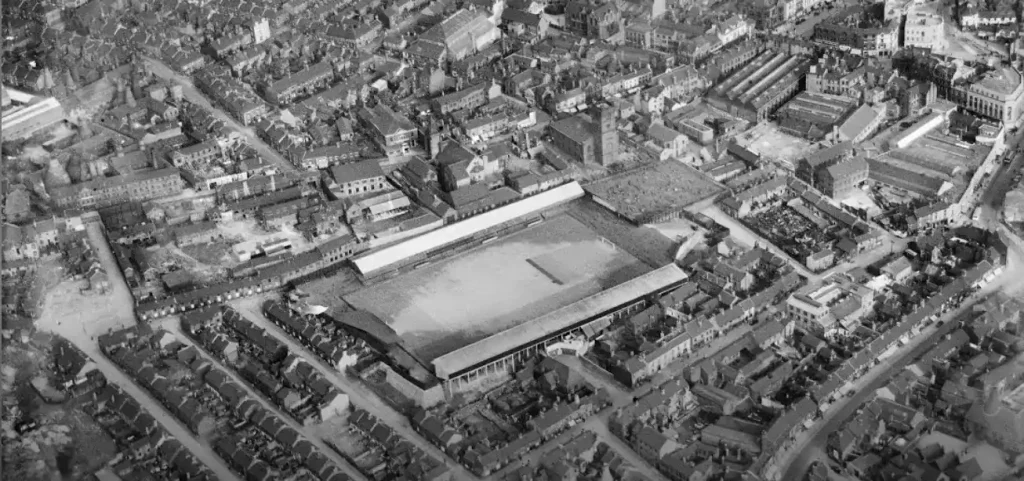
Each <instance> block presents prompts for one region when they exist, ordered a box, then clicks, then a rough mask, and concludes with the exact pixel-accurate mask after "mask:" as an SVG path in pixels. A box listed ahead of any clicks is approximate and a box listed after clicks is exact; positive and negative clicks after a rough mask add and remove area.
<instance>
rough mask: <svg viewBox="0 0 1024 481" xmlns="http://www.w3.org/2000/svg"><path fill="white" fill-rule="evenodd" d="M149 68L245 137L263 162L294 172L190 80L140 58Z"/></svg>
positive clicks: (276, 153) (283, 160) (187, 97)
mask: <svg viewBox="0 0 1024 481" xmlns="http://www.w3.org/2000/svg"><path fill="white" fill-rule="evenodd" d="M142 58H143V60H144V61H145V62H146V65H147V66H148V67H149V70H150V71H151V72H153V74H154V75H156V76H157V77H160V78H162V79H164V80H167V81H170V82H174V83H176V84H178V85H181V92H182V94H184V96H185V98H186V99H188V101H189V102H192V103H194V104H197V105H199V106H200V107H203V108H205V109H207V110H209V111H210V112H212V113H213V115H214V116H215V117H217V118H218V119H220V120H221V121H223V122H224V123H225V124H227V125H228V127H230V128H231V129H232V130H234V131H236V132H238V133H240V134H241V135H242V136H243V137H245V140H246V142H248V144H249V146H251V147H252V148H254V149H256V152H258V153H259V154H260V156H262V157H263V158H264V159H265V160H268V161H270V162H273V163H275V164H277V166H278V167H280V168H281V170H282V171H283V172H293V171H295V170H296V169H295V166H294V165H292V163H291V162H289V161H288V159H285V158H284V156H282V155H281V154H280V153H279V152H278V151H276V150H274V148H273V147H271V146H269V145H267V143H266V142H264V141H263V140H261V139H260V138H259V137H258V136H257V135H256V133H255V132H254V131H253V130H252V129H251V128H249V127H246V126H244V125H242V124H240V123H238V121H237V120H235V118H234V117H232V116H231V115H228V113H227V112H225V111H224V110H223V109H221V108H220V107H218V106H217V104H216V103H215V102H212V101H211V100H210V99H209V98H207V97H206V95H204V94H203V93H202V92H200V91H199V89H197V88H196V86H195V84H193V83H192V79H191V78H189V77H186V76H184V75H181V74H179V73H177V72H175V71H174V70H173V69H172V68H170V67H168V66H167V64H165V63H163V62H161V61H160V60H157V59H155V58H152V57H145V56H144V57H142Z"/></svg>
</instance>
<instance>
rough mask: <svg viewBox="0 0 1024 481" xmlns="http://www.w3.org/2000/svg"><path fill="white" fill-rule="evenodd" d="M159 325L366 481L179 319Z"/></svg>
mask: <svg viewBox="0 0 1024 481" xmlns="http://www.w3.org/2000/svg"><path fill="white" fill-rule="evenodd" d="M160 324H161V325H160V327H162V328H164V329H165V330H167V331H168V332H170V333H171V334H174V336H175V337H177V339H178V340H179V341H181V342H182V343H184V344H185V345H188V346H194V347H195V348H196V349H197V350H198V351H199V353H200V354H201V355H202V356H203V358H204V359H206V360H207V361H209V362H210V363H212V364H213V365H214V366H216V367H217V369H220V370H221V371H223V372H224V373H225V374H227V375H228V377H230V378H231V380H232V381H234V382H235V383H236V384H238V385H239V386H241V387H242V389H243V390H245V393H246V394H248V395H249V398H251V399H255V400H256V401H257V402H259V403H260V405H261V406H263V409H266V410H267V411H269V412H271V413H273V414H274V415H275V416H277V417H278V418H279V419H280V420H281V421H284V423H285V424H287V425H288V426H289V427H291V428H292V429H294V430H296V431H297V432H299V433H301V434H302V435H303V436H304V437H305V438H306V439H307V440H309V442H311V443H313V445H314V446H316V448H317V449H318V450H319V451H320V453H321V454H323V455H324V456H327V458H328V459H330V460H331V461H332V462H333V463H334V464H335V465H336V466H337V467H338V468H339V469H341V471H342V472H344V473H345V474H347V475H349V477H351V478H352V479H355V480H358V481H365V480H366V476H363V474H362V473H360V472H359V470H358V469H356V467H355V466H353V465H352V464H351V463H349V462H348V460H346V459H345V458H343V457H342V456H341V455H340V454H338V453H337V452H336V451H335V450H333V449H331V448H330V446H327V444H326V443H324V441H323V440H322V439H320V437H319V436H318V435H317V434H316V432H315V429H314V428H315V427H316V426H305V425H302V424H299V423H298V422H297V421H296V420H295V418H294V417H292V416H291V415H290V414H288V413H286V412H284V411H282V410H281V409H280V408H279V407H278V406H277V404H275V403H273V402H270V401H268V400H267V398H266V396H264V395H263V394H261V393H259V392H257V391H256V390H255V389H253V388H252V385H251V384H250V383H249V382H247V381H245V380H244V379H242V378H241V376H239V375H238V371H236V370H235V369H234V368H232V367H229V366H227V365H225V364H224V363H223V362H221V361H220V359H218V358H217V357H216V356H213V355H212V354H210V353H209V352H208V351H207V350H206V348H204V347H203V346H200V345H199V344H196V342H195V341H193V340H192V338H190V337H188V336H187V335H186V334H185V333H184V332H183V331H182V330H181V322H180V318H178V317H177V316H173V317H168V318H164V319H163V320H162V322H161V323H160Z"/></svg>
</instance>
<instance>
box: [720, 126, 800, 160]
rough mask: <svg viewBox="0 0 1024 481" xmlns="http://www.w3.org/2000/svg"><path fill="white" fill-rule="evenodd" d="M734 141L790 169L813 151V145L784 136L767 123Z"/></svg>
mask: <svg viewBox="0 0 1024 481" xmlns="http://www.w3.org/2000/svg"><path fill="white" fill-rule="evenodd" d="M736 140H737V141H738V142H739V143H740V145H742V146H743V147H746V148H747V149H750V150H751V151H753V152H755V153H757V154H760V155H761V156H762V157H765V158H767V159H769V160H773V161H776V162H779V163H781V164H783V165H786V166H788V167H789V168H790V169H793V168H795V167H796V161H797V160H800V158H802V157H804V156H806V155H807V154H808V153H810V152H813V151H814V145H813V144H811V143H810V142H808V141H807V140H804V139H801V138H799V137H794V136H792V135H789V134H786V133H784V132H782V131H781V130H779V129H778V128H776V127H775V126H773V125H771V124H768V123H763V124H758V125H757V126H755V127H754V128H752V129H750V130H748V131H747V132H746V133H743V134H741V135H739V136H737V137H736Z"/></svg>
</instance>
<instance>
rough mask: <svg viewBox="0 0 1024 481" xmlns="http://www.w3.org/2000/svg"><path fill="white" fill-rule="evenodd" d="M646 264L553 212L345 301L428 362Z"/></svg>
mask: <svg viewBox="0 0 1024 481" xmlns="http://www.w3.org/2000/svg"><path fill="white" fill-rule="evenodd" d="M649 270H650V269H649V267H647V266H646V265H645V264H643V263H642V262H640V261H639V260H638V259H636V258H635V257H633V256H632V255H630V254H629V253H627V252H626V251H624V250H622V249H619V248H618V247H617V246H615V245H614V244H612V243H611V242H609V241H607V240H605V239H603V238H602V237H600V236H599V235H597V234H596V233H594V232H593V231H592V230H590V229H589V228H587V227H586V226H585V225H583V224H582V223H581V222H579V221H577V220H575V219H573V218H571V217H569V216H567V215H561V216H558V217H555V218H551V219H548V220H547V221H546V222H544V223H542V224H539V225H536V226H533V227H530V228H528V229H526V230H524V231H521V232H518V233H516V234H514V235H512V236H509V237H507V238H505V239H501V240H499V241H496V242H493V243H490V244H487V245H485V246H483V247H480V248H478V249H475V250H472V251H469V252H467V253H465V254H462V255H459V256H457V257H454V258H452V259H448V260H445V261H443V262H440V263H437V264H432V265H429V266H427V267H423V268H420V269H418V270H415V271H411V272H408V273H406V274H404V275H402V276H399V277H397V278H395V279H392V280H389V281H387V282H383V283H380V284H376V285H373V286H372V287H369V288H366V289H363V290H361V291H358V292H355V293H353V294H351V295H348V296H345V300H346V301H347V302H348V303H350V304H352V305H353V306H355V307H357V308H360V309H365V310H367V311H369V312H372V313H374V314H376V315H377V316H379V317H381V318H382V319H384V320H385V322H387V323H388V324H390V325H391V327H392V328H393V329H394V330H395V331H396V332H397V333H398V334H399V336H401V337H402V338H403V340H404V341H405V342H406V343H407V346H408V347H409V349H410V350H412V351H413V352H414V353H415V354H417V355H418V356H419V357H421V358H422V359H423V360H425V361H427V362H429V361H431V360H433V359H434V358H436V357H438V356H440V355H442V354H445V353H447V352H450V351H452V350H455V349H458V348H460V347H463V346H465V345H467V344H470V343H472V342H474V341H477V340H479V339H482V338H484V337H487V336H489V335H491V334H494V333H497V332H500V331H503V330H505V329H508V328H510V327H512V326H514V325H516V324H518V323H521V322H523V321H527V320H530V319H533V318H534V317H537V316H539V315H541V314H544V313H547V312H550V311H553V310H555V309H558V308H560V307H563V306H565V305H567V304H570V303H572V302H575V301H577V300H580V299H582V298H584V297H587V296H589V295H592V294H595V293H597V292H600V291H602V290H604V289H607V288H609V287H612V286H614V285H618V284H621V283H623V282H625V281H627V280H630V279H633V278H635V277H637V276H639V275H641V274H644V273H646V272H648V271H649Z"/></svg>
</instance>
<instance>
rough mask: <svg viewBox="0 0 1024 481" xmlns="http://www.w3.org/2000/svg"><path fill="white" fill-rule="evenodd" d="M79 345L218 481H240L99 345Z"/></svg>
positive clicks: (211, 451) (205, 442)
mask: <svg viewBox="0 0 1024 481" xmlns="http://www.w3.org/2000/svg"><path fill="white" fill-rule="evenodd" d="M72 342H73V343H75V345H77V346H78V348H79V349H81V350H82V351H83V352H84V353H85V354H86V355H87V356H89V357H90V358H91V359H92V361H93V362H94V363H95V364H96V368H97V369H99V370H100V372H102V373H103V375H104V376H106V378H107V382H108V383H112V384H115V385H117V386H118V387H120V388H121V389H122V390H123V391H124V392H125V394H128V395H129V396H131V397H133V398H135V400H136V401H138V402H139V405H140V406H142V408H143V409H145V410H146V412H148V413H149V414H151V415H152V416H153V418H154V419H156V421H157V422H158V423H160V426H162V427H163V428H164V429H165V430H166V431H167V433H168V434H170V435H171V437H173V438H174V439H177V440H178V441H180V442H181V444H182V445H183V446H185V448H187V449H188V450H189V451H191V452H192V455H193V456H195V457H196V459H198V460H199V461H200V462H202V463H203V464H205V465H206V467H208V468H210V470H212V471H213V474H214V475H216V476H217V479H219V480H222V481H240V478H239V477H238V475H237V474H235V472H234V471H232V470H231V468H229V467H228V465H227V463H225V462H224V460H223V459H221V457H220V456H218V455H217V454H215V453H214V452H213V446H212V445H210V443H209V442H207V441H206V440H200V439H199V438H197V437H196V436H195V435H194V434H192V431H190V430H189V429H188V428H187V427H185V425H184V424H182V423H181V421H179V420H178V418H177V417H175V416H174V415H173V414H171V413H170V412H169V411H167V409H165V408H164V406H163V405H162V404H160V402H159V401H157V400H156V398H154V397H153V396H152V395H151V394H149V392H147V391H146V390H144V389H143V388H141V387H139V385H138V384H136V383H135V380H134V379H132V378H131V377H129V376H128V375H127V374H125V373H124V372H123V371H121V369H120V368H118V367H117V366H116V365H115V364H114V363H113V362H111V361H110V360H109V359H107V357H106V356H104V355H103V353H102V352H101V351H100V348H99V346H98V345H97V344H96V343H87V344H84V345H83V344H79V343H77V342H74V341H72Z"/></svg>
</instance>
